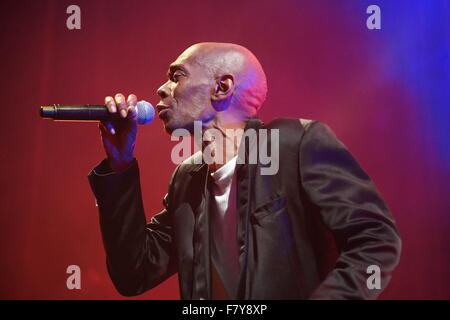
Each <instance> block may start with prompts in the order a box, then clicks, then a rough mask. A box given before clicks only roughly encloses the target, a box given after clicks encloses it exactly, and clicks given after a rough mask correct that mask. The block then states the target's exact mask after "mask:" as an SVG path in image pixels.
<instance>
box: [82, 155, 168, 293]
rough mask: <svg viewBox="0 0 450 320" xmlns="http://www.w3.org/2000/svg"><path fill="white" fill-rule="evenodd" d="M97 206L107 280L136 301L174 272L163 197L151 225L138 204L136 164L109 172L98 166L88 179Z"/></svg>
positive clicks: (166, 210) (138, 188)
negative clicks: (119, 170)
mask: <svg viewBox="0 0 450 320" xmlns="http://www.w3.org/2000/svg"><path fill="white" fill-rule="evenodd" d="M88 180H89V183H90V185H91V188H92V191H93V193H94V195H95V198H96V200H97V206H98V210H99V218H100V228H101V232H102V238H103V244H104V248H105V251H106V263H107V268H108V272H109V275H110V277H111V279H112V281H113V283H114V285H115V287H116V289H117V291H118V292H119V293H120V294H122V295H124V296H133V295H138V294H141V293H143V292H145V291H146V290H148V289H150V288H153V287H154V286H156V285H158V284H159V283H161V282H162V281H164V280H165V279H167V278H168V277H169V276H171V275H172V274H174V273H175V272H176V268H175V264H174V259H173V257H172V246H171V243H172V228H171V223H170V216H169V212H168V202H169V199H168V196H167V195H166V196H165V197H164V200H163V204H164V210H163V211H162V212H160V213H159V214H156V215H155V216H153V218H152V219H151V221H150V223H148V224H147V223H146V217H145V213H144V208H143V204H142V196H141V186H140V180H139V167H138V164H137V161H136V160H134V161H133V163H132V164H131V165H130V167H128V168H127V169H125V170H124V171H121V172H118V173H115V172H112V171H111V169H110V167H109V165H108V162H107V161H106V159H105V160H103V161H102V162H101V163H100V164H99V165H98V166H97V167H95V168H94V169H93V170H92V171H91V172H90V173H89V175H88Z"/></svg>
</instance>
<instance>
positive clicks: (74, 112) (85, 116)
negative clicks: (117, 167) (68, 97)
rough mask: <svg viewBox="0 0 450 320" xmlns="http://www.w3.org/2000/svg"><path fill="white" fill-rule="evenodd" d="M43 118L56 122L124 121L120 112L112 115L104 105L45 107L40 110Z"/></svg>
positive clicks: (57, 105)
mask: <svg viewBox="0 0 450 320" xmlns="http://www.w3.org/2000/svg"><path fill="white" fill-rule="evenodd" d="M40 115H41V117H42V118H51V119H54V120H69V121H70V120H73V121H76V120H78V121H79V120H81V121H99V120H110V121H111V120H119V119H122V118H121V116H120V115H119V112H116V113H110V112H109V111H108V109H107V108H106V107H105V106H104V105H92V104H73V105H59V104H55V105H53V106H43V107H41V109H40Z"/></svg>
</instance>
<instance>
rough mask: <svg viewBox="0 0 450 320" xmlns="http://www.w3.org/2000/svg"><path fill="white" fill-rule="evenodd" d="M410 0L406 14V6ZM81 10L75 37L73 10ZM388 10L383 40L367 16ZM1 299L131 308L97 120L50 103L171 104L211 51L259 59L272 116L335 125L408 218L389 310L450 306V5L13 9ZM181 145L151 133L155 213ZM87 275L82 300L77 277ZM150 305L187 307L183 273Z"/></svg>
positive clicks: (142, 155) (5, 73) (84, 4)
mask: <svg viewBox="0 0 450 320" xmlns="http://www.w3.org/2000/svg"><path fill="white" fill-rule="evenodd" d="M394 2H395V3H394ZM71 4H76V5H78V6H79V7H80V8H81V30H68V29H67V27H66V19H67V17H68V16H69V14H67V13H66V8H67V7H68V6H69V5H71ZM371 4H377V5H379V6H380V8H381V19H382V20H381V21H382V28H381V30H369V29H368V28H367V27H366V19H367V17H368V16H369V15H368V14H367V13H366V8H367V7H368V6H369V5H371ZM0 6H1V7H0V9H1V11H0V12H1V19H0V24H1V28H0V32H1V34H2V37H1V39H2V41H1V44H0V46H1V61H0V63H1V78H0V88H1V91H2V94H1V100H2V102H1V105H2V108H3V111H2V113H1V114H2V116H3V121H2V124H1V126H0V128H1V129H0V130H1V131H0V132H1V156H0V170H1V171H0V173H1V185H0V192H1V193H0V200H1V204H2V205H1V215H0V226H1V231H0V298H1V299H120V298H122V297H121V296H120V295H119V294H118V293H116V292H115V290H114V288H113V285H112V283H111V281H110V280H109V277H108V275H107V271H106V267H105V254H104V251H103V247H102V242H101V235H100V231H99V227H98V216H97V209H96V207H95V205H94V197H93V195H92V194H91V191H90V188H89V185H88V181H87V178H86V176H87V174H88V172H89V171H90V169H91V168H92V167H93V166H94V165H96V164H97V163H98V162H99V161H100V160H102V158H103V157H104V154H103V150H102V147H101V141H100V136H99V132H98V129H97V127H96V125H94V124H88V123H81V124H74V123H55V122H51V121H44V120H42V119H40V118H39V116H38V109H39V106H41V105H48V104H53V103H92V104H94V103H103V98H104V97H105V96H106V95H113V94H115V93H118V92H122V93H124V94H129V93H135V94H137V96H138V98H140V99H146V100H148V101H151V102H152V103H154V104H156V102H157V101H158V98H157V96H156V93H155V92H156V89H157V88H158V87H159V85H160V84H162V83H163V82H164V81H166V79H165V74H166V71H167V66H168V64H169V63H170V62H172V61H173V60H174V59H175V58H176V57H177V56H178V55H179V54H180V53H181V52H182V51H183V50H184V49H185V48H187V47H188V46H190V45H192V44H194V43H197V42H202V41H219V42H233V43H238V44H241V45H244V46H246V47H248V48H249V49H250V50H252V51H253V52H254V53H255V55H256V56H257V57H258V58H259V59H260V61H261V63H262V65H263V67H264V68H265V71H266V74H267V77H268V82H269V95H268V99H267V101H266V103H265V105H264V106H263V108H262V109H261V114H260V116H261V118H262V119H263V120H270V119H272V118H273V117H302V118H309V119H319V120H321V121H324V122H325V123H327V124H328V125H330V126H331V127H332V128H333V130H334V131H335V132H336V134H337V135H338V137H339V138H340V139H341V140H342V141H343V142H344V143H345V144H346V145H347V146H348V148H349V149H350V150H351V152H352V153H353V154H354V155H355V156H356V158H357V159H358V160H359V161H360V163H361V164H362V166H363V167H364V168H365V169H366V171H367V172H368V173H369V175H370V176H371V177H372V178H373V180H374V182H375V184H376V185H377V186H378V188H379V190H380V191H381V193H382V194H383V196H384V198H385V200H386V202H387V203H388V205H389V207H390V208H391V210H392V211H393V213H394V215H395V218H396V220H397V223H398V227H399V229H400V232H401V235H402V238H403V252H402V257H401V262H400V265H399V267H398V268H397V269H396V271H395V273H394V274H393V279H392V281H391V284H390V286H389V287H388V289H387V290H386V291H385V292H384V293H383V294H382V296H381V298H384V299H417V298H424V299H443V298H446V299H449V298H450V285H449V279H450V257H449V252H450V232H449V231H450V230H449V229H450V228H449V227H450V217H449V214H450V206H449V199H448V198H449V195H448V192H449V190H450V188H449V187H450V184H449V178H450V151H449V148H448V143H449V134H448V133H449V131H448V123H449V118H450V117H449V111H448V109H449V106H450V104H449V101H450V100H449V93H448V88H449V83H450V78H449V73H450V72H449V64H450V62H449V52H450V50H449V47H450V45H449V39H450V25H449V21H450V19H449V18H450V17H449V12H450V7H449V2H446V1H416V2H414V1H385V0H380V1H377V0H374V1H350V0H349V1H325V0H320V1H294V0H280V1H268V0H260V1H250V0H240V1H237V0H230V1H183V0H164V1H107V0H95V1H93V0H90V1H87V0H76V1H65V0H60V1H11V0H7V1H4V0H3V1H2V2H1V5H0ZM172 146H173V144H172V143H171V142H170V137H169V136H167V135H166V134H165V133H164V131H163V129H162V123H161V122H160V121H159V120H155V121H154V122H153V123H152V124H150V125H147V126H143V127H140V132H139V137H138V144H137V152H136V154H137V158H138V160H139V162H140V166H141V175H142V176H141V178H142V181H141V183H142V187H143V192H144V206H145V209H146V213H147V216H148V217H151V216H152V215H153V214H155V213H157V212H159V211H160V209H161V200H162V197H163V195H164V194H165V192H166V188H167V183H168V181H169V177H170V175H171V173H172V170H173V169H174V167H175V165H173V164H172V162H171V161H170V150H171V147H172ZM72 264H75V265H79V266H80V267H81V276H82V277H81V286H82V287H81V290H68V289H67V288H66V279H67V277H68V275H67V274H66V268H67V266H69V265H72ZM137 298H139V299H178V298H179V294H178V282H177V278H176V276H174V277H172V278H171V279H169V280H168V281H166V282H165V283H163V284H162V285H160V286H159V287H157V288H155V289H153V290H151V291H149V292H147V293H145V294H144V295H142V296H139V297H137Z"/></svg>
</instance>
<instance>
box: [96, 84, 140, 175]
mask: <svg viewBox="0 0 450 320" xmlns="http://www.w3.org/2000/svg"><path fill="white" fill-rule="evenodd" d="M105 106H106V108H107V109H108V111H109V112H110V113H111V114H116V113H117V114H118V115H119V116H120V117H122V118H123V119H118V120H111V121H108V120H106V121H105V120H103V121H101V122H100V124H99V128H100V131H101V135H102V141H103V147H104V148H105V152H106V155H107V156H108V161H109V165H110V166H111V168H112V169H113V170H114V171H121V170H123V169H125V168H127V167H128V166H129V165H130V164H131V162H132V161H133V159H134V147H135V145H136V135H137V112H136V106H137V97H136V95H134V94H130V95H129V96H128V99H127V100H125V96H124V95H123V94H121V93H118V94H116V95H115V96H114V98H113V97H111V96H107V97H106V98H105Z"/></svg>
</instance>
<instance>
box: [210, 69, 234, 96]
mask: <svg viewBox="0 0 450 320" xmlns="http://www.w3.org/2000/svg"><path fill="white" fill-rule="evenodd" d="M233 92H234V77H233V76H232V75H230V74H227V75H223V76H221V77H220V78H217V80H216V84H215V87H214V92H213V93H212V94H211V100H212V101H213V102H222V101H224V100H227V99H228V97H230V96H231V95H232V94H233Z"/></svg>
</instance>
